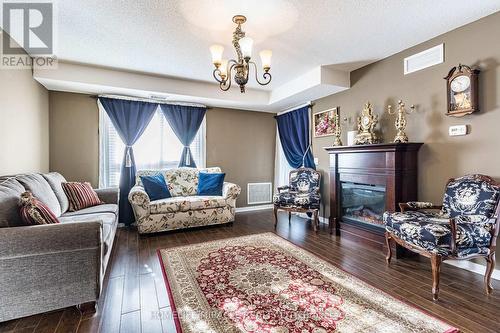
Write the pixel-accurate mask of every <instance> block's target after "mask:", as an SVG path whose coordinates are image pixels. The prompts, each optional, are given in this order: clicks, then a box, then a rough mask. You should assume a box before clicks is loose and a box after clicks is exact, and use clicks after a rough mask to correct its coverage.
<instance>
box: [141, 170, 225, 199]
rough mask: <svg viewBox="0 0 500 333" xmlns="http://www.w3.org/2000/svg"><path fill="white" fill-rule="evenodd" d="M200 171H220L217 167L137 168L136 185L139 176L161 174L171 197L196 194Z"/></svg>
mask: <svg viewBox="0 0 500 333" xmlns="http://www.w3.org/2000/svg"><path fill="white" fill-rule="evenodd" d="M200 172H208V173H220V172H221V170H220V168H219V167H213V168H203V169H196V168H173V169H161V170H158V169H156V170H155V169H149V170H139V171H137V173H136V185H140V186H142V182H141V176H154V175H159V174H162V175H163V177H164V178H165V181H166V182H167V185H168V190H169V192H170V194H171V195H172V197H180V196H183V197H186V196H190V195H197V194H198V178H199V177H198V174H199V173H200Z"/></svg>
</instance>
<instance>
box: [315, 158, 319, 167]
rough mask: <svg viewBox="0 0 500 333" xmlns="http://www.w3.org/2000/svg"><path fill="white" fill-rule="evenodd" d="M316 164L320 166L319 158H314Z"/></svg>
mask: <svg viewBox="0 0 500 333" xmlns="http://www.w3.org/2000/svg"><path fill="white" fill-rule="evenodd" d="M314 164H316V165H318V164H319V158H317V157H315V158H314Z"/></svg>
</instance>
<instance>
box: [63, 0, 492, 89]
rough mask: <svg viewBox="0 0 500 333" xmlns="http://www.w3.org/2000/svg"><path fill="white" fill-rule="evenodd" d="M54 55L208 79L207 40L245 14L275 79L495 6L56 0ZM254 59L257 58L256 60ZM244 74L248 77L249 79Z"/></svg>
mask: <svg viewBox="0 0 500 333" xmlns="http://www.w3.org/2000/svg"><path fill="white" fill-rule="evenodd" d="M54 2H56V3H57V13H58V14H57V27H56V28H57V34H58V38H57V41H58V42H57V50H56V51H57V56H58V57H59V59H61V60H66V61H71V62H79V63H84V64H93V65H99V66H107V67H113V68H120V69H126V70H133V71H140V72H147V73H155V74H160V75H169V76H178V77H184V78H188V79H194V80H202V81H211V80H212V65H211V58H210V52H209V50H208V48H209V46H210V45H211V44H213V43H222V44H224V45H225V46H226V50H225V52H224V53H225V57H234V51H233V49H232V47H231V45H230V41H231V33H232V30H233V29H234V25H233V24H232V22H231V17H232V16H233V15H234V14H245V15H247V17H248V23H247V24H245V25H244V29H245V30H246V32H247V35H248V36H251V37H253V38H254V40H255V42H256V45H255V51H256V52H254V55H255V56H256V58H258V56H257V54H258V51H259V50H261V49H272V51H273V67H272V73H273V83H272V86H271V87H266V89H270V88H274V87H277V86H279V85H281V84H283V83H286V82H288V81H290V80H292V79H293V78H295V77H297V76H299V75H301V74H303V73H305V72H307V71H308V70H310V69H311V68H314V67H315V66H319V65H335V66H337V67H338V68H339V69H340V68H341V69H346V70H352V69H356V68H359V67H361V66H362V65H364V64H366V63H369V62H372V61H374V60H378V59H381V58H384V57H387V56H389V55H391V54H394V53H396V52H399V51H401V50H403V49H405V48H408V47H410V46H413V45H415V44H418V43H420V42H422V41H425V40H427V39H430V38H432V37H435V36H437V35H439V34H442V33H444V32H446V31H449V30H452V29H454V28H457V27H459V26H462V25H464V24H467V23H469V22H472V21H475V20H477V19H479V18H481V17H483V16H486V15H488V14H491V13H494V12H496V11H498V10H500V1H499V0H481V1H470V0H440V1H435V0H418V1H401V0H344V1H339V0H329V1H326V0H301V1H299V0H288V1H287V0H257V1H256V0H253V1H248V0H246V1H243V0H231V1H230V0H184V1H165V0H149V1H145V0H135V1H133V0H129V1H125V0H122V1H118V0H105V1H104V0H86V1H82V0H56V1H54ZM258 63H260V60H258ZM252 81H253V80H252Z"/></svg>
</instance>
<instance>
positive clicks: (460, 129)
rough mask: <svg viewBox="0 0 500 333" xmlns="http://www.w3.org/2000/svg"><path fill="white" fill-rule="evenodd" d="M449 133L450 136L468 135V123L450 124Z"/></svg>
mask: <svg viewBox="0 0 500 333" xmlns="http://www.w3.org/2000/svg"><path fill="white" fill-rule="evenodd" d="M448 133H449V134H450V136H459V135H467V125H456V126H450V128H449V130H448Z"/></svg>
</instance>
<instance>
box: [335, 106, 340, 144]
mask: <svg viewBox="0 0 500 333" xmlns="http://www.w3.org/2000/svg"><path fill="white" fill-rule="evenodd" d="M336 109H337V111H336V112H335V130H334V136H335V137H334V139H333V145H334V146H342V138H341V137H342V126H340V115H339V113H340V106H338V107H337V108H336Z"/></svg>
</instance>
